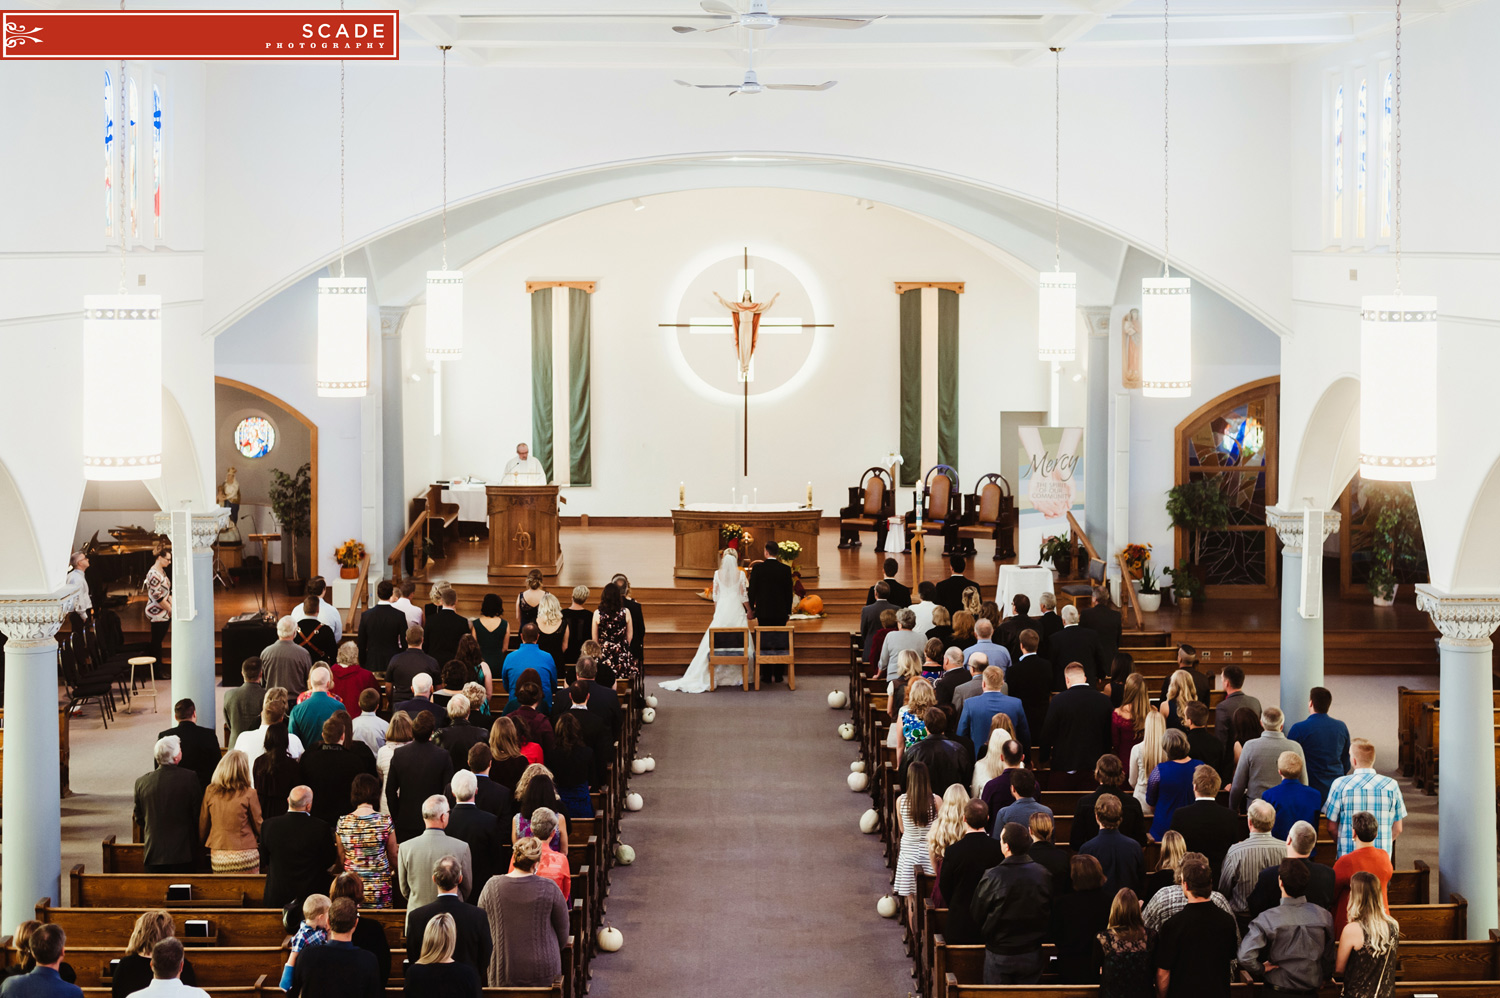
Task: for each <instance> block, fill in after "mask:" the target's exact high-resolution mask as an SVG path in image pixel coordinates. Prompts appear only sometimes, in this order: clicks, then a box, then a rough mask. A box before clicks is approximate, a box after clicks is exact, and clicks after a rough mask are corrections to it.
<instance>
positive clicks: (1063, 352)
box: [1037, 271, 1078, 361]
mask: <svg viewBox="0 0 1500 998" xmlns="http://www.w3.org/2000/svg"><path fill="white" fill-rule="evenodd" d="M1077 313H1078V275H1077V274H1072V273H1066V274H1065V273H1058V272H1055V271H1043V272H1042V275H1041V280H1040V281H1039V282H1038V285H1037V359H1038V360H1056V361H1064V360H1072V359H1074V357H1076V356H1077V354H1078V344H1077V340H1078V318H1077Z"/></svg>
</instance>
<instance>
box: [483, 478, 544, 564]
mask: <svg viewBox="0 0 1500 998" xmlns="http://www.w3.org/2000/svg"><path fill="white" fill-rule="evenodd" d="M557 488H558V487H557V486H556V485H489V486H486V487H485V490H484V492H485V501H486V506H487V509H488V512H489V518H490V566H489V574H490V575H525V574H526V573H527V572H529V571H531V570H532V569H533V568H536V569H540V570H541V573H542V574H543V575H547V576H551V575H556V574H557V573H558V572H560V571H562V564H563V557H562V544H561V543H560V542H559V539H558V529H557V501H558V497H557Z"/></svg>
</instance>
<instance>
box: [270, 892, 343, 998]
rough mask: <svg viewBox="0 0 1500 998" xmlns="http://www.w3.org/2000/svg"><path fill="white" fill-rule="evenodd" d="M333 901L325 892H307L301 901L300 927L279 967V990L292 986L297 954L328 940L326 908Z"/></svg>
mask: <svg viewBox="0 0 1500 998" xmlns="http://www.w3.org/2000/svg"><path fill="white" fill-rule="evenodd" d="M332 903H333V902H331V901H329V900H328V895H327V894H309V895H308V896H307V900H306V901H303V902H302V927H301V928H299V929H298V930H297V934H296V935H295V936H293V937H292V953H291V956H288V957H287V959H286V966H285V967H283V968H282V969H281V990H283V991H285V990H286V989H288V988H290V987H291V986H292V968H293V967H295V966H296V965H297V954H298V953H300V952H301V951H302V950H304V949H306V948H307V947H309V946H321V945H322V944H323V943H326V942H327V941H328V909H329V907H330V906H331V905H332Z"/></svg>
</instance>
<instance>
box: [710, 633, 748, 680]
mask: <svg viewBox="0 0 1500 998" xmlns="http://www.w3.org/2000/svg"><path fill="white" fill-rule="evenodd" d="M721 665H737V666H739V667H740V674H741V675H742V676H743V677H744V678H743V680H742V682H743V685H742V687H741V688H742V689H746V690H748V689H750V683H751V682H752V679H751V673H752V672H753V671H754V667H753V666H752V665H751V664H750V628H748V627H710V628H709V629H708V691H709V692H710V693H712V692H713V691H714V690H715V689H716V688H717V687H718V683H717V682H715V676H716V675H717V674H718V667H719V666H721ZM755 675H756V677H757V678H758V677H759V675H760V674H759V673H756V674H755Z"/></svg>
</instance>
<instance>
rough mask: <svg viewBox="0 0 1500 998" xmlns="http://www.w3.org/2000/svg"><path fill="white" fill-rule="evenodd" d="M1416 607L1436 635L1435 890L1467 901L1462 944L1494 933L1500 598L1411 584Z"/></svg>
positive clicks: (1497, 920)
mask: <svg viewBox="0 0 1500 998" xmlns="http://www.w3.org/2000/svg"><path fill="white" fill-rule="evenodd" d="M1417 609H1419V610H1425V611H1426V612H1427V614H1428V615H1429V616H1430V617H1432V622H1433V623H1434V624H1436V625H1437V629H1438V630H1439V631H1441V632H1442V635H1443V637H1442V640H1440V641H1439V642H1438V656H1439V668H1440V671H1441V678H1440V681H1439V687H1438V689H1439V691H1440V693H1441V697H1440V700H1439V703H1440V704H1441V705H1442V712H1443V718H1442V721H1443V730H1442V742H1443V744H1442V753H1443V768H1442V780H1441V783H1440V785H1439V789H1438V890H1439V892H1440V897H1441V899H1442V900H1443V901H1447V900H1448V898H1449V896H1450V895H1452V894H1453V893H1454V892H1457V893H1459V894H1462V895H1463V896H1464V897H1465V898H1467V899H1468V902H1469V938H1470V939H1487V938H1489V934H1490V931H1491V930H1493V929H1497V928H1500V911H1497V904H1500V899H1497V897H1496V893H1497V892H1496V889H1495V790H1494V787H1495V749H1494V746H1495V724H1494V713H1493V707H1492V702H1493V693H1492V690H1493V689H1494V685H1493V680H1492V678H1491V662H1490V654H1491V649H1492V646H1491V643H1490V635H1491V634H1492V633H1494V630H1495V627H1496V625H1500V595H1495V596H1450V595H1449V594H1447V593H1445V592H1443V591H1442V590H1440V589H1435V588H1433V587H1432V586H1430V585H1425V584H1424V585H1419V586H1417Z"/></svg>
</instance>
